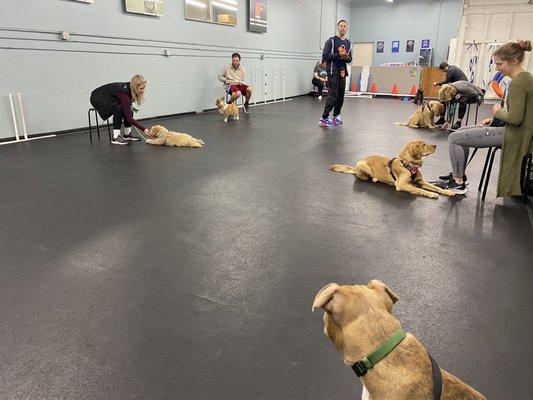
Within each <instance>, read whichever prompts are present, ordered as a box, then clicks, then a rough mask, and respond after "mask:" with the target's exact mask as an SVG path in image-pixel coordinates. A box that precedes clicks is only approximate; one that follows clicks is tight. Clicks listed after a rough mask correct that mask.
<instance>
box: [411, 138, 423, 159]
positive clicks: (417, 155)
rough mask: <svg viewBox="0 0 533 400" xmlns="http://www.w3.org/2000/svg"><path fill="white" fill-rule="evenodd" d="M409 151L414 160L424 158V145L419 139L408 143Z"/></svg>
mask: <svg viewBox="0 0 533 400" xmlns="http://www.w3.org/2000/svg"><path fill="white" fill-rule="evenodd" d="M408 146H409V147H408V153H409V155H410V156H411V158H412V159H413V160H414V161H417V160H420V159H421V158H422V146H421V145H420V142H419V141H414V142H412V143H409V145H408Z"/></svg>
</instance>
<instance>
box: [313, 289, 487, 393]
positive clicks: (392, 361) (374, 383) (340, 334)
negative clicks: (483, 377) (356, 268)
mask: <svg viewBox="0 0 533 400" xmlns="http://www.w3.org/2000/svg"><path fill="white" fill-rule="evenodd" d="M396 301H398V297H397V296H396V295H395V294H394V293H393V292H392V291H391V290H390V289H389V288H388V287H387V286H386V285H385V284H384V283H383V282H381V281H378V280H373V281H371V282H370V283H369V284H368V285H367V286H364V285H355V286H347V285H346V286H339V285H337V284H336V283H330V284H329V285H327V286H324V287H323V288H322V289H321V290H320V291H319V292H318V293H317V294H316V297H315V301H314V302H313V311H314V310H315V309H317V308H322V309H323V310H324V311H325V313H324V317H323V320H324V333H325V334H326V336H327V337H329V338H330V340H331V341H332V342H333V344H334V345H335V347H336V348H337V350H338V351H339V352H340V353H341V355H342V358H343V359H344V362H345V363H346V365H349V366H352V365H353V364H355V363H356V362H357V361H360V360H362V359H363V358H364V357H366V356H367V355H369V354H371V353H372V352H373V351H374V350H375V349H377V348H378V347H380V345H381V344H383V343H384V342H386V341H387V340H388V339H389V338H390V337H391V336H392V335H393V334H394V332H396V331H397V330H398V329H400V328H401V323H400V321H399V320H398V319H396V318H395V317H394V316H393V315H392V313H391V312H392V305H393V304H394V303H396ZM431 371H432V370H431V362H430V359H429V356H428V353H427V351H426V349H425V348H424V347H423V346H422V344H421V343H420V342H419V341H418V340H417V339H416V338H415V337H414V336H413V335H412V334H410V333H408V334H407V336H406V337H405V339H403V341H401V342H400V343H399V344H398V345H397V346H396V347H395V348H394V349H393V350H392V351H391V352H390V353H389V354H388V355H387V356H386V357H385V358H384V359H383V360H381V361H380V362H378V363H377V364H376V365H375V366H374V367H373V368H371V369H370V370H368V372H367V373H366V374H365V375H363V376H362V377H361V378H360V379H361V381H362V383H363V397H362V398H363V399H369V400H429V399H432V393H433V378H432V372H431ZM441 373H442V396H441V400H486V398H485V397H484V396H483V395H482V394H480V393H479V392H477V391H476V390H474V389H473V388H471V387H470V386H468V385H467V384H466V383H464V382H462V381H461V380H460V379H458V378H456V377H455V376H453V375H452V374H450V373H449V372H447V371H445V370H443V369H441Z"/></svg>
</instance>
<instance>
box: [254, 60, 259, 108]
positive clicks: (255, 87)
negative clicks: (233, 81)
mask: <svg viewBox="0 0 533 400" xmlns="http://www.w3.org/2000/svg"><path fill="white" fill-rule="evenodd" d="M257 75H258V68H257V66H255V67H254V86H253V90H257ZM256 98H257V94H256V95H255V96H254V102H253V104H256V103H257V101H255V99H256Z"/></svg>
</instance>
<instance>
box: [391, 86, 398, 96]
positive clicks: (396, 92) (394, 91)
mask: <svg viewBox="0 0 533 400" xmlns="http://www.w3.org/2000/svg"><path fill="white" fill-rule="evenodd" d="M391 93H392V94H398V86H397V85H396V84H395V85H394V86H393V87H392V90H391Z"/></svg>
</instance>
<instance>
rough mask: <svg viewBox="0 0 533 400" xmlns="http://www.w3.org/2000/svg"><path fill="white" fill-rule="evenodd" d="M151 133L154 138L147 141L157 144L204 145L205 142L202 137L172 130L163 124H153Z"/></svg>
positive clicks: (178, 145) (177, 145)
mask: <svg viewBox="0 0 533 400" xmlns="http://www.w3.org/2000/svg"><path fill="white" fill-rule="evenodd" d="M149 135H150V136H151V137H153V138H154V139H147V140H146V143H148V144H153V145H155V146H176V147H202V146H203V145H204V144H205V143H204V141H203V140H202V139H196V138H193V137H192V136H191V135H188V134H186V133H178V132H171V131H169V130H168V129H167V128H165V127H164V126H161V125H154V126H152V128H151V129H150V131H149Z"/></svg>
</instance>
